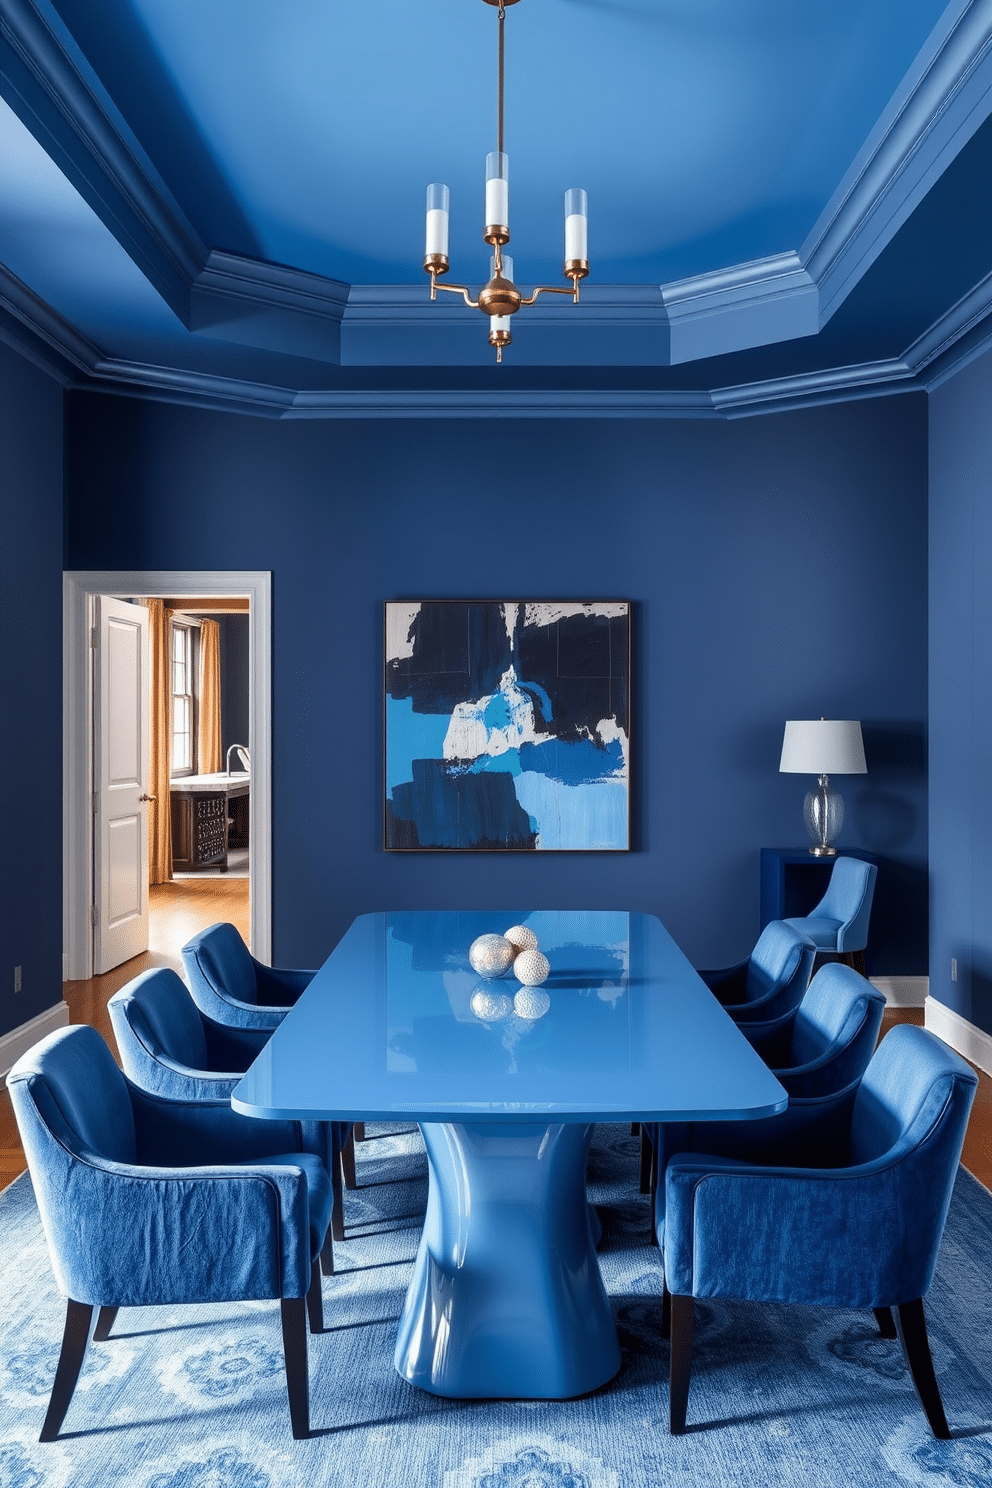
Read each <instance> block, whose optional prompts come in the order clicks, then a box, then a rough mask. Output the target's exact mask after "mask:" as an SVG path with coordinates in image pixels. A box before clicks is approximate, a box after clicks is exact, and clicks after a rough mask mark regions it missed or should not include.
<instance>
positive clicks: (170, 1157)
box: [128, 1080, 305, 1168]
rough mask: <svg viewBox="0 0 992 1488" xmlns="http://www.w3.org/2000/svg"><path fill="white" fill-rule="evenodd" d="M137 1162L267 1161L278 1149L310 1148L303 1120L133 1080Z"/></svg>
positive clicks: (168, 1164) (159, 1164)
mask: <svg viewBox="0 0 992 1488" xmlns="http://www.w3.org/2000/svg"><path fill="white" fill-rule="evenodd" d="M128 1087H129V1090H130V1095H131V1107H132V1110H133V1111H134V1128H135V1143H136V1149H137V1161H138V1162H139V1163H141V1164H144V1165H151V1166H154V1167H163V1168H181V1167H185V1166H190V1167H193V1166H196V1167H199V1166H201V1165H203V1164H206V1163H228V1164H229V1163H244V1162H264V1161H265V1159H266V1157H269V1156H272V1155H274V1154H275V1153H277V1152H302V1151H304V1150H305V1149H304V1146H303V1136H302V1128H301V1124H300V1122H298V1121H263V1120H261V1119H259V1118H258V1117H255V1116H244V1115H242V1113H241V1112H240V1111H235V1110H233V1109H232V1107H231V1101H230V1097H229V1096H228V1097H227V1098H222V1099H219V1100H170V1099H168V1097H166V1096H162V1095H153V1094H152V1093H151V1092H149V1091H146V1090H139V1088H138V1087H137V1086H136V1085H134V1084H132V1082H131V1081H130V1080H129V1081H128Z"/></svg>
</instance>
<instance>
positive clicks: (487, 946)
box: [468, 935, 516, 977]
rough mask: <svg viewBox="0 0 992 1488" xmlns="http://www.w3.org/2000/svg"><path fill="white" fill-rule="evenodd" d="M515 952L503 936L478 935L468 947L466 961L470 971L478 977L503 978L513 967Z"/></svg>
mask: <svg viewBox="0 0 992 1488" xmlns="http://www.w3.org/2000/svg"><path fill="white" fill-rule="evenodd" d="M515 954H516V952H515V951H514V949H513V946H512V945H511V944H510V942H509V941H508V940H507V939H506V937H505V936H503V935H480V936H478V937H477V938H476V939H475V940H473V942H472V944H471V945H470V946H469V950H468V959H469V961H470V962H471V963H472V970H473V971H477V972H478V973H479V975H480V976H485V977H498V976H505V975H506V973H507V972H508V971H509V969H510V967H511V966H512V965H513V957H514V955H515Z"/></svg>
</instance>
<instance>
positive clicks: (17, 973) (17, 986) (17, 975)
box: [14, 966, 21, 992]
mask: <svg viewBox="0 0 992 1488" xmlns="http://www.w3.org/2000/svg"><path fill="white" fill-rule="evenodd" d="M20 990H21V968H20V967H19V966H15V967H14V991H15V992H20Z"/></svg>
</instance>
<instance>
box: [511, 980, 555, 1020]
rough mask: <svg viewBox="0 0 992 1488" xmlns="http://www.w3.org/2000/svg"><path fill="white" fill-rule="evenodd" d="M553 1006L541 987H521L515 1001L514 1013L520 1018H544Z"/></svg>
mask: <svg viewBox="0 0 992 1488" xmlns="http://www.w3.org/2000/svg"><path fill="white" fill-rule="evenodd" d="M550 1006H551V998H550V997H549V996H548V994H547V992H542V991H541V990H540V988H539V987H521V989H520V991H519V992H518V993H517V995H516V997H514V999H513V1011H514V1012H515V1013H516V1015H517V1017H518V1018H529V1019H531V1020H532V1021H533V1020H534V1019H536V1018H543V1017H544V1015H545V1013H546V1012H547V1011H548V1008H549V1007H550Z"/></svg>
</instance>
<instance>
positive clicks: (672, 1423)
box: [668, 1297, 692, 1436]
mask: <svg viewBox="0 0 992 1488" xmlns="http://www.w3.org/2000/svg"><path fill="white" fill-rule="evenodd" d="M671 1318H672V1322H671V1331H672V1346H671V1363H670V1366H669V1374H668V1429H669V1431H670V1432H671V1434H672V1435H673V1436H681V1435H682V1433H683V1431H684V1430H685V1413H686V1409H687V1407H688V1404H689V1375H690V1373H691V1370H692V1298H691V1297H673V1298H672V1313H671Z"/></svg>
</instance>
